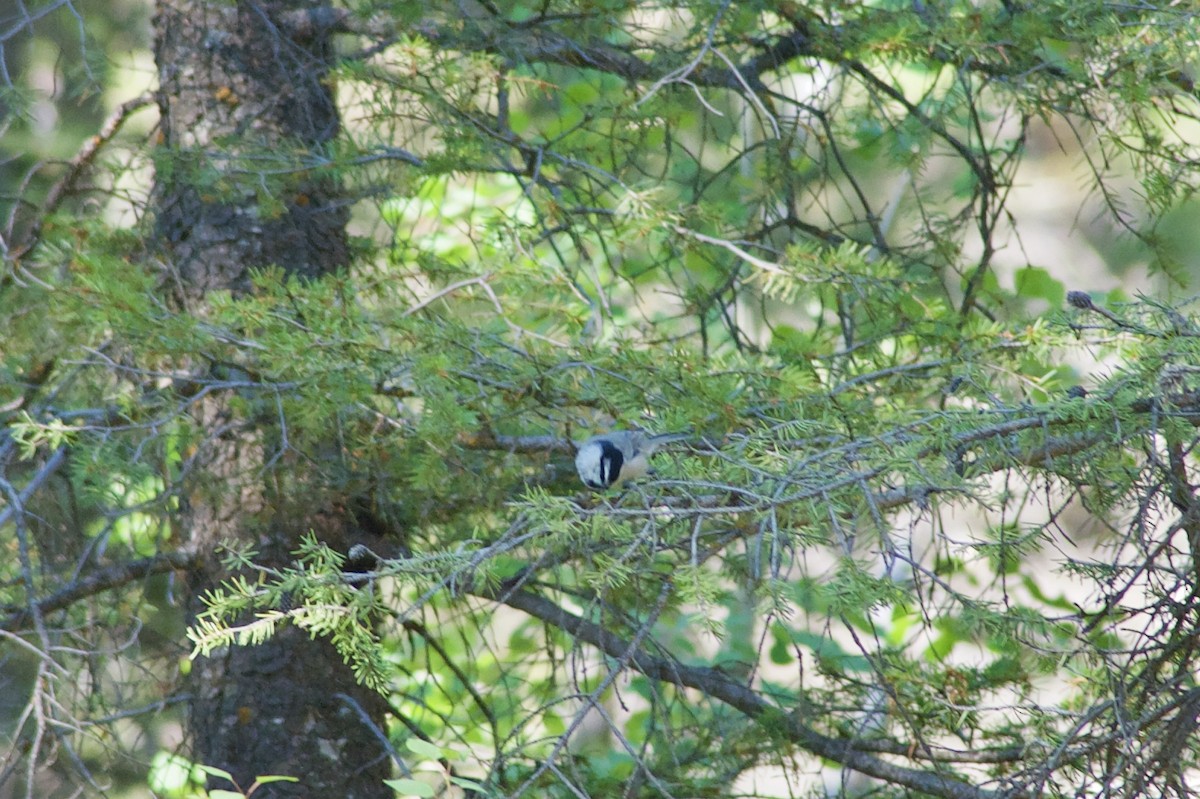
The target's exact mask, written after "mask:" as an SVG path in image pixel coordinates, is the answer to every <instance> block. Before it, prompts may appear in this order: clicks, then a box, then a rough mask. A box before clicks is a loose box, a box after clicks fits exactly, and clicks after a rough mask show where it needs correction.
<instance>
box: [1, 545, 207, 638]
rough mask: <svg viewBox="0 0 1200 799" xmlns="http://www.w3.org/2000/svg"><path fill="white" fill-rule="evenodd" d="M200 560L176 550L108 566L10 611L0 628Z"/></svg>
mask: <svg viewBox="0 0 1200 799" xmlns="http://www.w3.org/2000/svg"><path fill="white" fill-rule="evenodd" d="M201 561H202V558H201V556H200V555H198V554H197V553H195V552H185V551H177V552H166V553H163V554H161V555H156V556H154V557H152V558H144V559H142V560H135V561H130V562H129V563H118V564H115V565H113V566H108V567H106V568H103V569H100V570H99V571H95V572H92V573H91V574H89V575H87V576H86V577H83V578H81V579H79V580H77V581H75V582H73V583H71V584H70V585H68V586H67V587H66V588H63V589H61V590H59V591H56V592H54V593H53V594H50V595H49V596H46V597H42V598H41V599H38V600H35V601H33V602H30V603H29V604H28V605H27V606H26V607H24V608H22V609H20V610H15V611H12V612H10V613H9V615H8V616H7V617H6V618H5V619H4V620H3V621H0V629H5V630H16V629H18V628H20V627H21V626H22V625H24V624H25V623H26V622H28V621H29V619H30V618H32V617H33V615H34V613H35V612H36V613H37V614H38V615H42V614H46V613H50V612H52V611H56V610H62V609H64V608H67V607H69V606H71V605H73V604H74V603H76V602H78V601H79V600H81V599H87V598H88V597H92V596H96V595H98V594H101V593H103V592H105V591H107V590H109V589H111V588H120V587H121V586H123V585H128V584H129V583H132V582H134V581H135V580H141V579H143V578H145V577H149V576H150V575H152V574H163V573H165V572H172V571H188V570H191V569H194V568H196V566H198V565H199V564H200V562H201Z"/></svg>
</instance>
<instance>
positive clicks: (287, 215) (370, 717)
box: [155, 0, 391, 797]
mask: <svg viewBox="0 0 1200 799" xmlns="http://www.w3.org/2000/svg"><path fill="white" fill-rule="evenodd" d="M304 14H305V11H304V9H302V8H300V7H299V5H298V3H297V2H296V0H267V1H266V2H258V3H251V2H223V1H222V0H216V1H215V2H212V1H210V2H206V1H205V0H164V1H163V2H161V3H160V4H159V8H158V13H157V15H156V17H155V55H156V58H157V62H158V69H159V78H160V89H159V92H160V96H159V104H160V108H161V116H162V146H161V148H160V153H159V158H158V162H157V184H156V188H155V206H156V225H157V234H158V239H159V241H160V242H161V243H162V245H163V246H164V248H165V250H166V254H165V258H164V261H165V263H166V265H167V269H168V270H169V273H168V275H167V279H166V280H165V281H164V282H165V284H166V289H167V290H168V291H169V292H170V293H171V294H172V296H173V299H174V300H175V301H176V302H179V303H181V304H182V305H183V306H184V307H186V308H187V309H189V310H190V311H191V312H193V313H197V314H201V315H202V314H204V313H205V301H206V297H207V295H208V293H209V292H211V291H232V292H233V293H234V294H240V293H245V292H247V291H249V290H250V288H251V283H250V277H251V274H252V270H254V269H255V268H260V267H265V266H269V265H275V266H278V267H279V268H281V269H283V270H284V271H285V272H287V273H288V274H290V275H296V276H300V277H303V278H315V277H319V276H321V275H327V274H330V273H332V272H335V271H336V270H338V269H341V268H343V267H345V266H346V264H347V261H348V247H347V238H346V232H345V223H346V219H347V217H348V211H347V209H346V205H345V203H344V201H343V198H342V197H340V196H339V193H338V185H337V183H336V181H334V180H331V179H329V178H327V177H322V176H321V175H320V174H319V170H318V167H319V164H320V162H321V160H322V155H323V154H322V148H323V147H324V146H325V145H326V144H327V143H328V142H329V141H330V140H331V139H332V138H333V137H334V136H335V135H336V133H337V130H338V117H337V109H336V107H335V105H334V100H333V97H332V94H331V92H330V90H329V87H328V85H327V83H326V71H327V69H328V65H329V61H330V55H331V47H330V43H329V32H328V31H321V30H319V29H316V28H314V27H313V26H312V25H311V24H308V25H305V26H298V25H296V24H294V23H293V24H292V25H290V26H289V23H288V20H289V19H293V20H294V19H296V18H298V16H299V17H300V18H303V16H304ZM289 31H297V32H296V33H295V34H294V35H293V34H289ZM194 420H195V424H196V426H197V428H198V429H199V431H200V435H201V436H202V437H203V440H202V441H201V442H200V443H199V445H198V451H197V454H196V456H195V464H196V466H197V467H198V468H196V469H194V470H193V471H192V473H191V475H190V478H189V479H190V482H189V483H188V486H187V489H186V491H185V493H184V495H183V497H182V500H183V501H182V524H183V527H184V534H185V535H186V536H187V537H188V541H189V543H190V544H191V545H192V546H194V547H195V548H196V549H197V551H199V552H202V553H207V552H211V551H213V549H214V548H215V547H216V545H217V544H218V543H219V542H221V541H224V540H235V541H240V542H243V543H250V544H252V545H253V546H254V547H255V548H256V549H257V550H258V551H259V553H260V555H259V561H260V562H261V563H263V564H264V565H267V566H274V565H280V564H283V563H286V562H287V561H288V560H289V558H290V557H291V552H292V551H294V549H295V547H296V544H297V542H298V541H299V539H300V537H301V536H302V535H303V534H304V533H306V532H307V531H309V530H313V531H315V532H316V533H317V535H318V536H319V537H323V538H325V539H326V540H328V541H330V543H331V544H334V545H335V546H336V545H340V544H342V543H344V541H345V540H346V539H347V538H348V537H351V536H352V535H353V527H354V523H353V520H352V519H351V518H349V515H348V514H347V513H345V512H343V511H337V510H330V508H329V506H330V505H331V504H332V503H329V502H322V501H321V500H319V499H314V500H312V503H313V504H312V505H310V506H300V504H299V503H298V502H294V501H287V500H286V499H285V498H283V497H280V496H277V495H275V494H273V493H272V491H271V489H270V488H269V485H268V483H269V481H271V480H272V476H271V475H270V474H266V473H265V471H266V464H267V461H268V459H269V458H270V457H271V455H272V449H271V442H272V441H273V440H274V438H275V435H274V434H273V432H272V431H271V430H270V429H268V428H265V427H264V426H263V424H262V423H261V422H260V421H258V420H251V419H247V418H244V417H240V416H239V415H238V414H237V413H235V411H234V406H233V405H232V403H230V402H229V401H228V399H227V398H225V397H222V396H221V395H220V394H217V393H214V394H210V395H207V396H206V397H205V398H204V399H203V400H202V401H200V402H198V403H197V404H196V405H195V410H194ZM272 468H276V469H278V468H292V469H299V468H301V467H298V466H295V465H294V464H292V465H291V466H287V465H284V466H282V467H281V466H278V465H276V466H273V467H272ZM304 479H305V478H304V477H303V475H296V474H294V473H293V474H291V475H288V479H287V480H284V481H283V482H286V483H290V484H296V483H298V482H303V480H304ZM318 496H319V495H318ZM340 504H342V503H339V505H340ZM322 505H324V506H325V507H322ZM216 560H217V558H207V559H206V561H208V562H207V565H206V566H205V567H204V568H203V569H202V570H201V571H200V572H199V573H197V574H194V575H192V585H191V589H192V611H193V613H195V612H197V611H198V610H200V609H202V608H201V606H200V603H199V596H200V595H201V594H202V592H203V591H204V590H205V589H207V588H210V587H212V586H213V585H215V584H216V583H217V582H218V581H219V580H220V579H221V578H222V577H223V576H224V575H223V574H222V573H221V572H220V570H219V566H218V565H217V564H216V562H215V561H216ZM191 679H192V685H191V693H192V697H193V699H192V706H191V714H190V721H189V733H190V741H191V744H192V747H193V752H192V757H193V759H194V760H195V761H196V762H198V763H203V764H206V765H210V766H216V767H219V768H222V769H225V770H227V771H229V772H231V773H232V774H233V775H234V777H235V779H236V780H237V781H238V783H239V785H240V787H241V788H242V789H243V790H244V789H246V788H248V787H249V786H250V784H251V783H252V782H253V780H254V778H255V777H258V776H263V775H274V774H284V775H289V776H293V777H297V778H299V783H295V784H291V783H274V784H271V785H269V786H266V788H265V789H264V790H262V791H259V792H256V793H255V796H256V797H259V796H338V797H386V796H390V795H391V791H390V790H389V789H387V788H386V786H384V785H383V783H382V780H383V779H384V778H386V777H388V776H389V775H390V763H389V761H388V758H387V755H386V752H385V750H384V748H383V746H382V745H381V743H380V740H379V738H378V737H377V733H378V731H380V730H382V729H384V715H385V710H386V707H385V704H384V702H383V701H382V699H381V698H380V697H379V696H378V695H376V694H375V693H374V692H371V691H369V690H366V689H363V688H361V687H360V686H358V685H357V684H356V683H355V681H354V678H353V675H352V674H351V672H350V670H349V669H348V668H347V667H346V666H345V665H344V664H343V662H342V660H341V658H340V657H339V656H338V655H337V653H336V652H335V651H334V650H333V647H332V646H330V645H329V644H328V643H327V642H325V641H312V640H309V638H308V636H307V635H306V634H305V633H302V632H300V631H298V630H294V629H290V630H283V631H282V632H281V633H280V634H278V635H277V636H276V637H275V638H273V639H272V640H271V641H269V642H268V643H266V644H264V645H262V646H258V647H235V648H233V649H231V650H229V651H227V652H225V653H223V655H221V656H214V657H212V658H201V659H199V660H198V661H197V662H196V663H195V664H194V666H193V669H192V677H191ZM222 787H228V786H222Z"/></svg>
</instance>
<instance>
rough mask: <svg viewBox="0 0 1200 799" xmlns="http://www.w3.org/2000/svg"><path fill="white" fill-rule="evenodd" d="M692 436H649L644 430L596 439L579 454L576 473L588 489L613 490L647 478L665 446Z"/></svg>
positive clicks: (584, 443)
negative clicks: (660, 448) (644, 477)
mask: <svg viewBox="0 0 1200 799" xmlns="http://www.w3.org/2000/svg"><path fill="white" fill-rule="evenodd" d="M689 435H690V434H688V433H664V434H662V435H658V436H652V435H648V434H646V433H643V432H641V431H640V430H614V431H613V432H611V433H601V434H600V435H598V436H592V437H591V438H589V439H588V440H587V441H585V442H583V444H581V445H580V447H579V451H578V452H577V453H575V470H576V471H577V472H579V479H580V480H582V481H583V484H584V485H586V486H587V487H588V488H594V489H596V490H600V489H604V488H611V487H613V486H615V485H618V484H620V483H623V482H625V481H626V480H633V479H636V478H638V477H641V476H642V475H644V474H645V473H646V472H647V471H648V470H649V469H650V456H651V455H653V454H654V453H655V451H656V450H657V449H658V448H659V447H661V446H662V445H663V444H669V443H671V442H672V441H682V440H683V439H685V438H688V437H689Z"/></svg>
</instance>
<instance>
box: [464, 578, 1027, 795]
mask: <svg viewBox="0 0 1200 799" xmlns="http://www.w3.org/2000/svg"><path fill="white" fill-rule="evenodd" d="M479 595H480V596H484V597H486V598H487V599H491V600H494V601H499V602H502V603H503V604H505V605H508V606H509V607H511V608H515V609H517V610H520V611H523V612H525V613H528V614H529V615H530V616H533V617H534V618H536V619H538V620H540V621H542V622H543V623H545V624H549V625H551V626H552V627H556V628H558V629H560V630H562V631H563V632H566V633H568V634H569V635H571V636H572V637H574V638H576V639H577V640H579V641H582V642H584V643H586V644H589V645H591V646H594V647H596V648H597V649H599V650H600V651H601V652H604V653H605V654H606V655H607V656H609V657H611V658H614V659H617V660H627V662H628V663H629V665H630V666H632V667H633V668H634V669H635V670H636V671H638V672H639V673H641V674H644V675H645V676H647V677H650V678H651V679H655V680H661V681H663V682H667V683H671V684H673V685H677V686H679V687H681V688H692V689H695V690H697V691H700V692H702V693H704V694H706V695H708V696H711V697H713V698H715V699H719V700H720V701H722V702H724V703H725V704H727V705H729V706H730V707H733V708H735V709H736V710H738V711H740V712H741V713H743V714H745V715H746V716H747V717H748V718H752V719H756V720H758V721H759V722H761V723H763V724H764V726H766V727H768V728H770V729H772V730H779V731H782V732H783V733H784V734H786V735H787V737H788V739H789V740H791V741H793V742H795V743H796V744H798V745H799V746H801V747H802V748H804V749H805V750H807V751H809V752H811V753H812V754H814V755H817V756H818V757H822V758H825V759H827V760H832V761H834V762H836V763H840V764H842V765H844V766H846V767H847V768H851V769H854V770H855V771H859V772H861V773H863V774H866V775H868V776H871V777H875V778H877V779H881V780H885V781H887V782H889V783H891V784H893V785H901V786H904V787H906V788H911V789H913V790H916V791H920V792H922V793H926V794H929V795H930V796H938V797H942V799H999V797H1000V796H1002V795H1003V794H1001V793H1000V792H998V791H993V790H987V789H984V788H979V787H977V786H973V785H970V784H969V783H966V782H963V781H962V780H960V779H957V778H955V777H950V776H947V775H943V774H937V773H934V772H929V771H921V770H919V769H912V768H907V767H904V766H898V765H895V764H893V763H889V762H887V761H885V760H881V759H880V758H878V757H875V756H874V755H872V754H868V753H867V752H866V751H865V749H866V747H864V745H863V743H864V742H861V741H856V740H847V739H839V738H831V737H829V736H826V735H822V734H821V733H818V732H817V731H816V730H814V729H813V728H812V727H810V726H808V725H806V724H804V723H803V722H801V721H800V719H799V718H797V717H796V715H794V714H792V713H788V712H786V711H784V710H781V709H780V708H778V707H776V706H774V705H772V704H770V703H769V702H767V701H766V700H765V699H763V698H762V697H761V696H759V695H758V694H757V693H755V692H754V691H753V690H751V689H750V688H749V687H747V686H746V685H743V684H741V683H739V682H737V681H736V680H735V679H733V678H732V677H730V675H729V674H727V673H725V672H723V671H721V670H719V669H715V668H710V667H706V666H687V665H684V664H681V663H677V662H673V661H671V660H668V659H666V658H662V657H657V656H655V655H650V654H647V653H646V652H644V651H641V650H640V649H635V648H633V647H631V644H630V642H629V641H626V640H625V639H624V638H622V637H621V636H619V635H617V634H615V633H613V632H610V631H609V630H607V629H605V628H604V627H602V626H600V625H599V624H596V623H595V622H591V621H588V620H587V619H584V618H582V617H580V616H577V615H575V614H573V613H571V612H569V611H567V610H565V609H564V608H562V607H560V606H559V605H557V604H555V603H554V602H551V601H550V600H548V599H546V598H545V597H542V596H539V595H537V594H534V593H531V592H529V591H526V590H524V589H521V588H516V589H513V590H504V589H503V588H501V589H500V590H496V591H491V592H488V591H484V592H480V593H479ZM631 651H632V652H633V654H632V656H630V652H631Z"/></svg>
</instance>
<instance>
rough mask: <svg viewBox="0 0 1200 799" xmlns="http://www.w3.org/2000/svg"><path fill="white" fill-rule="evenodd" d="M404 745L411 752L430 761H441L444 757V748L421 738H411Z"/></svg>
mask: <svg viewBox="0 0 1200 799" xmlns="http://www.w3.org/2000/svg"><path fill="white" fill-rule="evenodd" d="M404 745H405V746H406V747H407V748H408V750H409V751H410V752H413V753H415V754H418V755H420V756H421V757H427V758H429V759H430V760H441V759H442V757H443V753H442V748H441V747H440V746H437V745H436V744H431V743H429V741H423V740H421V739H420V738H409V739H408V740H406V741H405V742H404Z"/></svg>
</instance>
